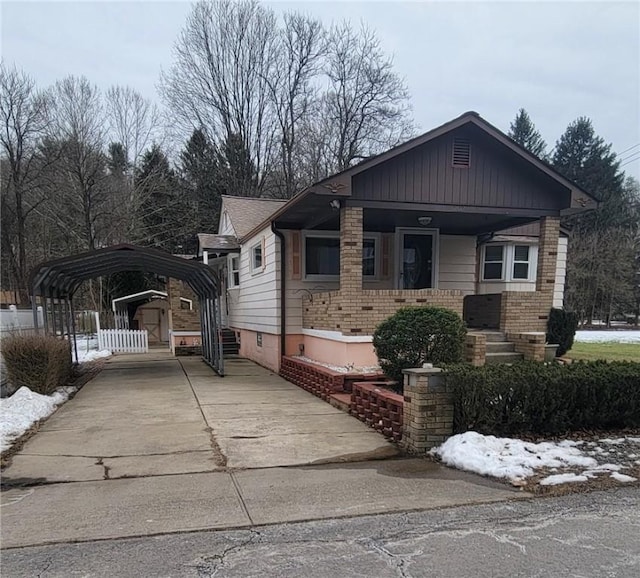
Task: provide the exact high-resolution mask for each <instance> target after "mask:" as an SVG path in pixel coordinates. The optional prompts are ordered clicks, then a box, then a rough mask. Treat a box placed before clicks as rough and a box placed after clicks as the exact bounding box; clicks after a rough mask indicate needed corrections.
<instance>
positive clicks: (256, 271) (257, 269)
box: [249, 239, 265, 275]
mask: <svg viewBox="0 0 640 578" xmlns="http://www.w3.org/2000/svg"><path fill="white" fill-rule="evenodd" d="M257 247H260V251H261V252H262V264H261V266H260V267H256V266H255V262H254V259H253V252H254V250H255V249H256V248H257ZM264 254H265V250H264V246H263V239H260V240H259V241H258V242H257V243H253V245H251V246H250V247H249V269H250V270H251V275H260V274H261V273H262V272H263V271H264V261H265V255H264Z"/></svg>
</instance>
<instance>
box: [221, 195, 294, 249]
mask: <svg viewBox="0 0 640 578" xmlns="http://www.w3.org/2000/svg"><path fill="white" fill-rule="evenodd" d="M286 203H287V201H286V200H280V199H260V198H255V197H232V196H228V195H223V196H222V207H223V210H225V211H226V212H227V215H228V216H229V220H230V221H231V225H232V226H233V230H234V231H235V233H236V237H238V239H242V238H243V237H245V236H246V235H247V233H250V232H251V231H253V230H254V229H255V228H256V227H257V226H258V225H260V224H261V223H263V222H265V221H267V220H268V219H269V217H270V216H271V215H273V213H275V212H276V211H277V210H278V209H280V208H281V207H282V206H283V205H285V204H286Z"/></svg>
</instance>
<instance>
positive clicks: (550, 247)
mask: <svg viewBox="0 0 640 578" xmlns="http://www.w3.org/2000/svg"><path fill="white" fill-rule="evenodd" d="M559 239H560V219H559V218H558V217H543V218H542V219H540V244H539V246H538V272H537V278H536V291H538V292H540V293H543V294H545V295H550V296H551V303H550V307H551V304H553V290H554V287H555V282H556V269H557V265H558V241H559Z"/></svg>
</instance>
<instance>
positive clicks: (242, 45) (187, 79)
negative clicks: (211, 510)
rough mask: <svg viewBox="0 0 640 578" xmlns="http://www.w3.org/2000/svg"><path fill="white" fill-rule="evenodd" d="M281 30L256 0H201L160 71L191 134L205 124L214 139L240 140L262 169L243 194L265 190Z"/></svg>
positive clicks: (166, 95)
mask: <svg viewBox="0 0 640 578" xmlns="http://www.w3.org/2000/svg"><path fill="white" fill-rule="evenodd" d="M276 33H277V26H276V18H275V15H274V14H273V12H272V11H271V10H268V9H267V8H265V7H263V6H261V5H260V4H258V2H256V1H255V0H246V1H241V2H237V3H236V2H231V1H229V0H214V1H213V2H204V1H201V2H198V3H197V4H196V5H195V6H194V8H193V10H192V12H191V14H190V15H189V17H188V19H187V23H186V25H185V28H184V29H183V31H182V33H181V35H180V37H179V39H178V41H177V42H176V44H175V47H174V55H175V63H174V65H173V67H172V68H171V70H170V71H169V72H168V73H167V74H163V75H162V78H161V90H162V94H163V96H164V99H165V101H166V103H167V105H168V106H169V108H170V109H171V110H172V112H173V114H174V116H175V118H176V121H177V122H181V123H182V124H183V126H184V128H185V129H187V131H188V133H191V131H192V130H193V129H195V128H202V129H204V130H205V131H206V132H207V135H208V136H209V138H210V139H211V140H212V141H213V142H220V141H225V140H230V139H232V138H240V139H241V141H242V143H243V146H244V148H246V150H248V151H249V153H250V156H251V161H252V163H253V165H254V166H255V168H256V170H257V173H258V175H259V179H258V182H257V190H251V191H249V190H246V191H244V190H243V191H238V192H237V194H242V195H245V196H248V195H260V194H261V193H262V191H263V189H264V184H265V182H266V176H267V170H268V168H269V166H270V161H271V156H272V153H273V150H272V149H273V131H274V119H273V110H272V106H271V103H270V99H269V89H268V85H267V78H269V77H270V75H271V73H272V70H273V66H274V61H275V50H276V38H277V34H276ZM247 187H253V184H252V183H248V184H247Z"/></svg>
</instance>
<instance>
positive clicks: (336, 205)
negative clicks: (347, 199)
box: [329, 199, 340, 211]
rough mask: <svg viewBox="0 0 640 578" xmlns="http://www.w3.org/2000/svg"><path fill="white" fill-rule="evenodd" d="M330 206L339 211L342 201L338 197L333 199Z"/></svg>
mask: <svg viewBox="0 0 640 578" xmlns="http://www.w3.org/2000/svg"><path fill="white" fill-rule="evenodd" d="M329 206H330V207H331V208H332V209H333V210H334V211H337V210H338V209H339V208H340V201H339V200H338V199H333V200H332V201H331V202H330V203H329Z"/></svg>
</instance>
